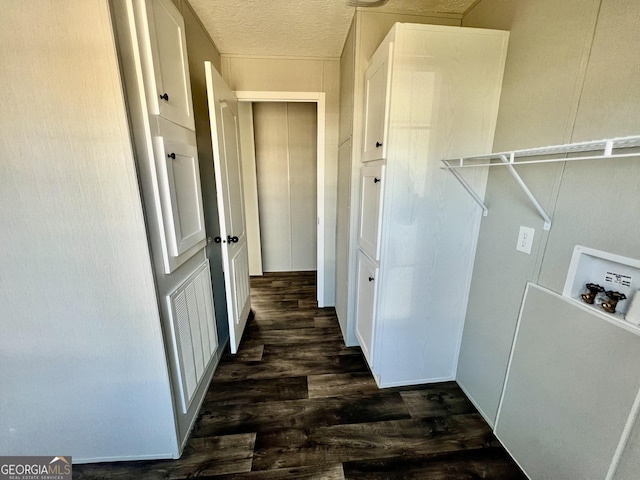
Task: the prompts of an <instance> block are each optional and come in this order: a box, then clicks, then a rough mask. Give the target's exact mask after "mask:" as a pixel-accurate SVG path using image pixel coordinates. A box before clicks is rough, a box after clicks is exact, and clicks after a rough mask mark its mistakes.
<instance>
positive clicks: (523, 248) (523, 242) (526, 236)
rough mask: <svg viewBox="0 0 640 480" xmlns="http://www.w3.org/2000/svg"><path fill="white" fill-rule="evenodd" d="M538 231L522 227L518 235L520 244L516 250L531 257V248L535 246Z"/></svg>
mask: <svg viewBox="0 0 640 480" xmlns="http://www.w3.org/2000/svg"><path fill="white" fill-rule="evenodd" d="M535 233H536V230H535V229H534V228H529V227H522V226H521V227H520V233H519V234H518V243H517V244H516V250H518V251H519V252H523V253H526V254H527V255H531V246H532V245H533V236H534V235H535Z"/></svg>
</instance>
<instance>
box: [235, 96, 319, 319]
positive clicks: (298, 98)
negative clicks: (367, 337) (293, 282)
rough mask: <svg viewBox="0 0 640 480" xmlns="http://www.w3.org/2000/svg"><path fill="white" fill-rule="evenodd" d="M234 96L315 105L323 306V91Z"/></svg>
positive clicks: (245, 99)
mask: <svg viewBox="0 0 640 480" xmlns="http://www.w3.org/2000/svg"><path fill="white" fill-rule="evenodd" d="M235 94H236V97H238V101H239V102H305V103H315V104H316V106H317V115H318V118H317V124H318V132H317V135H318V139H317V153H316V155H317V160H316V168H317V172H316V177H317V185H316V195H317V218H316V222H317V232H316V236H317V239H316V240H317V251H316V263H317V267H316V268H317V275H318V277H317V281H316V283H317V285H316V300H317V301H318V307H319V308H322V307H324V282H325V265H324V246H325V241H324V232H325V218H324V213H325V212H324V167H325V158H324V157H325V156H324V152H325V93H324V92H270V91H268V92H260V91H236V92H235Z"/></svg>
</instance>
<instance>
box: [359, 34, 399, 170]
mask: <svg viewBox="0 0 640 480" xmlns="http://www.w3.org/2000/svg"><path fill="white" fill-rule="evenodd" d="M392 47H393V43H389V44H383V45H381V46H380V47H378V50H376V52H375V53H374V54H373V56H372V57H371V60H370V62H369V68H368V69H367V72H366V74H365V109H364V139H363V142H362V149H363V152H362V161H363V162H369V161H372V160H381V159H385V158H387V131H388V127H389V91H390V90H389V89H390V86H391V81H390V75H391V69H390V65H391V55H392Z"/></svg>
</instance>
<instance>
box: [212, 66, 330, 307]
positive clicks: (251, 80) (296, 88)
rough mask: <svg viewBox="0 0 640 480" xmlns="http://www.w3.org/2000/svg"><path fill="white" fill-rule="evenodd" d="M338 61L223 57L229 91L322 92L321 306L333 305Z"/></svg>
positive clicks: (223, 67) (223, 68) (223, 70)
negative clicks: (323, 124)
mask: <svg viewBox="0 0 640 480" xmlns="http://www.w3.org/2000/svg"><path fill="white" fill-rule="evenodd" d="M339 72H340V62H339V60H338V59H332V58H328V59H317V58H282V57H266V58H265V57H242V56H233V55H229V56H227V55H222V76H223V77H224V79H225V81H226V82H227V83H228V84H229V86H230V87H231V89H232V90H237V91H261V92H324V93H325V94H326V97H325V102H326V103H325V107H326V112H325V159H324V160H325V163H324V165H325V168H324V179H325V181H324V185H325V188H324V212H325V214H324V215H325V216H324V272H325V275H324V278H325V280H324V305H325V306H332V305H335V233H336V196H337V164H338V115H339V112H338V107H339V81H340V73H339Z"/></svg>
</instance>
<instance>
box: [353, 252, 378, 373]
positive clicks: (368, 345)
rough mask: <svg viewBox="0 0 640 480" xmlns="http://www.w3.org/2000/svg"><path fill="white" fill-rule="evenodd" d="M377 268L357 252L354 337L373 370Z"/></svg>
mask: <svg viewBox="0 0 640 480" xmlns="http://www.w3.org/2000/svg"><path fill="white" fill-rule="evenodd" d="M377 276H378V268H377V267H376V266H375V265H374V264H373V262H371V260H369V259H368V258H367V257H366V255H364V254H363V253H362V252H358V291H357V299H356V310H357V311H356V337H358V341H359V342H360V347H361V348H362V353H363V354H364V357H365V358H366V360H367V363H368V364H369V367H370V368H371V370H372V371H373V365H374V357H373V354H374V352H373V345H374V336H375V303H376V302H375V300H376V280H377Z"/></svg>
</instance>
